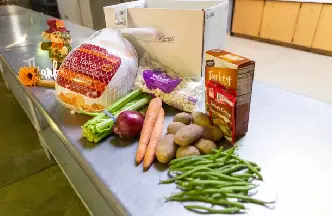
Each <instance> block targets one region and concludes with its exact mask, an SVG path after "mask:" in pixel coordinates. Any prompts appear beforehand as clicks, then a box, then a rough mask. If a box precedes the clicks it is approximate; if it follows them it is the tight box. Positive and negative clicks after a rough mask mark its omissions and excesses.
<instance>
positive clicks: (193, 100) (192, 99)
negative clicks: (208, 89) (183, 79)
mask: <svg viewBox="0 0 332 216" xmlns="http://www.w3.org/2000/svg"><path fill="white" fill-rule="evenodd" d="M188 100H189V101H191V102H193V103H196V102H197V99H196V98H193V97H188Z"/></svg>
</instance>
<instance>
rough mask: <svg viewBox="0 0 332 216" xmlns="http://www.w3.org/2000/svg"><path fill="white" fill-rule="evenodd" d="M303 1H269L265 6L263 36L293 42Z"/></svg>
mask: <svg viewBox="0 0 332 216" xmlns="http://www.w3.org/2000/svg"><path fill="white" fill-rule="evenodd" d="M300 5H301V3H298V2H278V1H267V2H266V3H265V7H264V13H263V20H262V27H261V34H260V36H261V37H262V38H266V39H271V40H276V41H282V42H286V43H290V42H292V39H293V35H294V29H295V25H296V21H297V17H298V14H299V11H300Z"/></svg>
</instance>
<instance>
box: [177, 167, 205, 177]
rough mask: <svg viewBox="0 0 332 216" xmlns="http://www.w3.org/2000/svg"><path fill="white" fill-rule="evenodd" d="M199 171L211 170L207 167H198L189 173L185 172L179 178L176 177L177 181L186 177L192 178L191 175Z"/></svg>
mask: <svg viewBox="0 0 332 216" xmlns="http://www.w3.org/2000/svg"><path fill="white" fill-rule="evenodd" d="M197 171H209V168H206V167H196V168H194V169H192V170H190V171H188V172H185V173H183V174H181V175H179V176H176V177H175V179H184V178H185V177H187V176H190V175H191V174H193V173H194V172H197Z"/></svg>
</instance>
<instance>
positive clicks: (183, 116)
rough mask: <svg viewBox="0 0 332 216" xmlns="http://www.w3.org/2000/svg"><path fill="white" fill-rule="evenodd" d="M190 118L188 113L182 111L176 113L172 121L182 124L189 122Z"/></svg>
mask: <svg viewBox="0 0 332 216" xmlns="http://www.w3.org/2000/svg"><path fill="white" fill-rule="evenodd" d="M191 120H192V117H191V115H190V114H189V113H186V112H182V113H178V114H176V115H175V116H174V119H173V122H182V123H183V124H186V125H188V124H190V123H191Z"/></svg>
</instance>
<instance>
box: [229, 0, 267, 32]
mask: <svg viewBox="0 0 332 216" xmlns="http://www.w3.org/2000/svg"><path fill="white" fill-rule="evenodd" d="M263 9H264V0H236V1H235V7H234V15H233V25H232V32H235V33H239V34H245V35H250V36H254V37H258V36H259V32H260V28H261V22H262V15H263Z"/></svg>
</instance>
